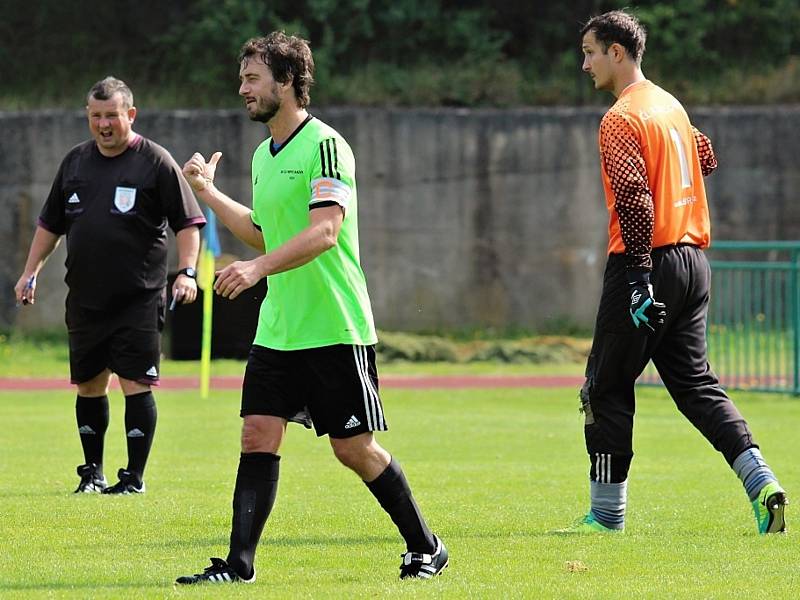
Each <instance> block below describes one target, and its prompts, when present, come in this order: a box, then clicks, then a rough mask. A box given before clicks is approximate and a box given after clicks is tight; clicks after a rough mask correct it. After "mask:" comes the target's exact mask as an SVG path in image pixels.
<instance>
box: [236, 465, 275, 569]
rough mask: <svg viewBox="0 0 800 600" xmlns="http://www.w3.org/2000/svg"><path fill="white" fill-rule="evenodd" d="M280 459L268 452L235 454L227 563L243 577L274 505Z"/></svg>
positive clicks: (251, 564)
mask: <svg viewBox="0 0 800 600" xmlns="http://www.w3.org/2000/svg"><path fill="white" fill-rule="evenodd" d="M280 460H281V457H280V456H278V455H277V454H272V453H271V452H249V453H247V454H245V453H242V454H241V456H240V457H239V470H238V472H237V473H236V487H235V488H234V490H233V519H232V522H231V548H230V552H229V553H228V564H229V565H230V566H231V568H232V569H233V570H234V571H236V572H237V573H238V574H239V576H240V577H243V578H244V579H250V578H251V577H252V576H253V560H254V559H255V555H256V546H258V540H259V539H260V538H261V532H262V531H263V530H264V524H265V523H266V522H267V517H269V513H270V512H271V511H272V506H273V505H274V504H275V495H276V494H277V492H278V473H279V471H280V469H279V466H280Z"/></svg>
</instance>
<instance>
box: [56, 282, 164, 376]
mask: <svg viewBox="0 0 800 600" xmlns="http://www.w3.org/2000/svg"><path fill="white" fill-rule="evenodd" d="M165 304H166V295H165V291H164V290H156V291H154V292H147V293H143V294H140V295H137V296H136V297H135V298H131V299H130V301H129V302H126V303H125V304H124V305H119V306H117V307H115V309H114V310H92V309H88V308H85V307H83V306H80V305H79V304H78V302H76V301H75V300H74V299H73V298H71V297H70V296H69V295H67V311H66V322H67V331H68V332H69V369H70V379H71V381H72V383H76V384H77V383H84V382H86V381H89V380H91V379H93V378H94V377H96V376H97V375H99V374H100V373H101V372H102V371H103V370H105V369H106V368H108V369H110V370H111V371H112V372H113V373H116V374H117V375H118V376H119V377H122V378H124V379H130V380H131V381H138V382H139V383H142V384H144V385H158V379H159V369H160V360H161V330H162V329H163V328H164V314H165Z"/></svg>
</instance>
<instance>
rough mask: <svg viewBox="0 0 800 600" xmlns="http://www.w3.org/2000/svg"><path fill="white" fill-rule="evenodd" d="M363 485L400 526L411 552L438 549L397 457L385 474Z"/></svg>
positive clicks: (429, 551) (427, 551) (398, 526)
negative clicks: (365, 485)
mask: <svg viewBox="0 0 800 600" xmlns="http://www.w3.org/2000/svg"><path fill="white" fill-rule="evenodd" d="M364 483H366V484H367V487H368V488H369V491H370V492H372V495H373V496H375V498H377V499H378V503H379V504H380V505H381V507H383V510H385V511H386V512H387V513H389V516H390V517H391V518H392V521H394V524H395V525H397V529H398V530H400V535H402V536H403V539H404V540H405V541H406V547H407V549H408V551H409V552H420V553H423V552H425V553H431V552H433V551H434V550H435V549H436V541H435V540H434V539H433V534H432V533H431V530H430V529H428V526H427V525H426V524H425V519H423V518H422V513H421V512H420V510H419V507H418V506H417V503H416V502H415V501H414V496H412V495H411V488H410V487H409V486H408V481H406V476H405V475H403V470H402V469H401V468H400V465H399V464H398V462H397V461H396V460H395V459H394V458H393V459H392V462H390V463H389V466H388V467H386V469H385V470H384V471H383V473H381V474H380V475H378V476H377V477H376V478H375V479H374V480H372V481H365V482H364Z"/></svg>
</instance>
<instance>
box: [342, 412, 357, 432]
mask: <svg viewBox="0 0 800 600" xmlns="http://www.w3.org/2000/svg"><path fill="white" fill-rule="evenodd" d="M359 425H361V421H359V420H358V419H356V416H355V415H353V416H352V417H350V420H348V421H347V423H345V425H344V428H345V429H352V428H353V427H358V426H359Z"/></svg>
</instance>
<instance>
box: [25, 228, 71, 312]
mask: <svg viewBox="0 0 800 600" xmlns="http://www.w3.org/2000/svg"><path fill="white" fill-rule="evenodd" d="M60 240H61V236H60V235H56V234H55V233H52V232H50V231H47V229H45V228H44V227H42V226H38V227H36V232H35V233H34V234H33V241H32V242H31V248H30V250H29V251H28V260H26V261H25V269H24V270H23V271H22V275H20V278H19V281H17V285H15V286H14V295H15V296H16V297H17V304H23V305H25V304H33V303H34V302H35V301H36V276H37V275H38V274H39V271H40V270H41V268H42V267H43V266H44V263H45V261H47V257H48V256H50V255H51V254H52V253H53V250H55V249H56V246H58V242H59V241H60Z"/></svg>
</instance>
